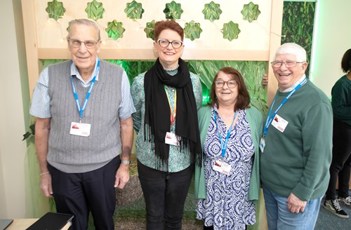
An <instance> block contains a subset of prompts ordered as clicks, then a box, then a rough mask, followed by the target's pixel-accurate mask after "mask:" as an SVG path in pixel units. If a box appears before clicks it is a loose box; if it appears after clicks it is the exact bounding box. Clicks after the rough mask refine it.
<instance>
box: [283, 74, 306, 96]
mask: <svg viewBox="0 0 351 230" xmlns="http://www.w3.org/2000/svg"><path fill="white" fill-rule="evenodd" d="M305 78H306V75H305V74H304V75H303V76H302V77H301V78H300V79H299V80H298V81H297V82H295V84H294V85H293V86H291V87H290V88H287V89H285V90H282V91H280V90H279V91H280V92H281V93H287V92H291V91H292V90H293V89H294V88H295V87H296V86H297V85H298V84H300V83H301V82H302V81H303V80H305Z"/></svg>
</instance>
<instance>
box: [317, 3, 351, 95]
mask: <svg viewBox="0 0 351 230" xmlns="http://www.w3.org/2000/svg"><path fill="white" fill-rule="evenodd" d="M350 9H351V1H349V0H318V1H317V9H316V11H317V14H316V19H317V20H316V21H315V25H314V35H313V36H314V37H313V39H314V40H313V47H312V57H311V66H310V79H311V80H312V81H313V82H314V83H315V84H316V85H317V86H318V87H319V88H321V89H322V90H323V91H324V92H325V93H326V94H327V95H328V96H329V97H330V91H331V88H332V86H333V85H334V83H335V82H336V81H337V80H338V79H339V78H340V77H341V76H342V75H343V72H342V70H341V64H340V63H341V58H342V55H343V54H344V53H345V51H346V50H347V49H350V48H351V30H350V21H351V17H350V15H351V14H350V12H349V11H350Z"/></svg>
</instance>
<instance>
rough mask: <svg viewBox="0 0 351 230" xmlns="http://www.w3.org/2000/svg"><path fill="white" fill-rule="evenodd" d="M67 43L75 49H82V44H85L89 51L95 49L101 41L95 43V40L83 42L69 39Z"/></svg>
mask: <svg viewBox="0 0 351 230" xmlns="http://www.w3.org/2000/svg"><path fill="white" fill-rule="evenodd" d="M67 41H68V43H69V45H70V46H71V47H73V48H80V47H81V46H82V44H84V46H85V48H87V49H93V48H95V47H96V45H97V44H98V43H99V42H100V41H94V40H87V41H81V40H78V39H71V38H68V39H67Z"/></svg>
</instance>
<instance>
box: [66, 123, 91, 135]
mask: <svg viewBox="0 0 351 230" xmlns="http://www.w3.org/2000/svg"><path fill="white" fill-rule="evenodd" d="M90 128H91V124H87V123H79V122H72V123H71V128H70V130H69V134H72V135H77V136H82V137H88V136H89V135H90Z"/></svg>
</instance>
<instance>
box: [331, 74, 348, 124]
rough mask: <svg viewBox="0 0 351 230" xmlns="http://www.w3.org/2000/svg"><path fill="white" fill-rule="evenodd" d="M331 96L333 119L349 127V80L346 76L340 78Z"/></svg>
mask: <svg viewBox="0 0 351 230" xmlns="http://www.w3.org/2000/svg"><path fill="white" fill-rule="evenodd" d="M331 94H332V107H333V112H334V118H335V119H337V120H340V121H343V122H345V123H347V124H348V125H351V80H349V79H348V78H347V76H346V75H344V76H342V77H341V78H340V79H339V80H338V81H337V82H336V83H335V85H334V86H333V88H332V91H331Z"/></svg>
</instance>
